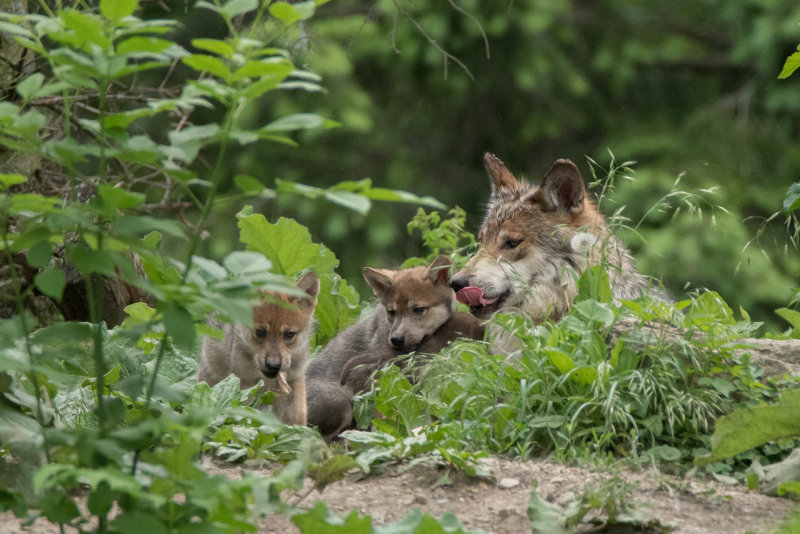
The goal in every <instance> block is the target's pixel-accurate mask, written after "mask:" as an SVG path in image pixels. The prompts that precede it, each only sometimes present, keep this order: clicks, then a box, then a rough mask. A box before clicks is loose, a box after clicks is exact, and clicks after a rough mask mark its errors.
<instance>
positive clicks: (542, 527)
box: [528, 489, 573, 534]
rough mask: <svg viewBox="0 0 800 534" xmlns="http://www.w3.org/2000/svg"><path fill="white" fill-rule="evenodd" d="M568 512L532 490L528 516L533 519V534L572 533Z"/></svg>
mask: <svg viewBox="0 0 800 534" xmlns="http://www.w3.org/2000/svg"><path fill="white" fill-rule="evenodd" d="M567 517H568V516H567V512H566V511H565V510H564V509H562V508H561V507H560V506H559V505H557V504H555V503H550V502H547V501H546V500H544V499H542V498H540V497H539V496H538V495H536V490H535V489H534V490H533V491H532V492H531V497H530V499H529V500H528V518H529V519H530V520H531V532H532V533H533V534H572V532H573V529H571V528H569V527H568V526H567V524H566V523H567Z"/></svg>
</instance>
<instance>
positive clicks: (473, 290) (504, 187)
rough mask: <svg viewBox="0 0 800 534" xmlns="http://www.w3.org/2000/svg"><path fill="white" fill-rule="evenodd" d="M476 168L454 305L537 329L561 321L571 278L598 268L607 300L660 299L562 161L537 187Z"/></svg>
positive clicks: (494, 169) (497, 170) (491, 165)
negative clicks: (473, 223)
mask: <svg viewBox="0 0 800 534" xmlns="http://www.w3.org/2000/svg"><path fill="white" fill-rule="evenodd" d="M483 162H484V165H485V167H486V170H487V172H488V174H489V178H490V179H491V182H492V194H491V196H490V197H489V203H488V207H487V212H486V216H485V218H484V220H483V224H482V225H481V229H480V231H479V233H478V239H479V240H480V249H479V250H478V252H477V253H476V254H475V256H474V257H473V258H471V259H470V261H469V262H468V263H467V265H466V266H465V267H464V269H462V270H461V271H459V272H458V273H456V274H455V275H454V276H453V279H452V280H451V286H452V288H453V290H454V291H456V299H458V301H459V302H462V303H464V304H467V305H468V306H469V307H470V311H471V312H472V314H473V315H475V316H476V317H478V318H482V319H485V318H488V317H489V316H490V315H491V314H492V313H493V312H494V311H496V310H498V309H500V308H503V309H518V310H521V311H523V312H525V313H527V314H528V315H529V316H530V317H531V318H532V319H534V320H535V321H537V322H541V321H543V320H545V319H547V318H550V319H553V320H559V319H561V318H562V317H563V316H564V315H565V314H566V313H567V310H568V309H569V307H570V305H571V304H572V301H573V300H574V298H575V296H576V295H577V293H578V287H577V283H576V282H577V276H578V275H580V273H581V272H582V271H583V270H584V269H586V268H587V267H589V266H591V265H594V264H599V263H602V264H603V265H605V266H606V268H607V270H608V276H609V279H610V282H611V290H612V293H613V295H614V298H617V299H635V298H637V297H640V296H642V295H648V294H649V295H651V296H653V297H655V298H657V299H662V300H668V297H667V296H666V295H665V294H664V293H663V291H661V289H660V288H659V286H658V285H657V284H654V283H653V282H652V281H651V279H650V278H649V277H646V276H643V275H641V274H639V273H638V272H637V271H636V268H635V267H634V264H633V259H632V258H631V257H630V254H629V253H628V250H627V249H626V248H625V246H624V245H623V244H622V243H621V242H620V241H619V240H617V238H615V237H614V236H612V235H611V234H610V233H609V231H608V228H607V226H606V221H605V219H604V218H603V216H602V214H601V213H600V212H599V211H598V210H597V208H596V207H595V205H594V203H593V202H592V200H591V199H589V198H587V197H586V189H585V188H584V185H583V178H582V177H581V173H580V171H579V170H578V167H576V166H575V164H574V163H572V162H571V161H570V160H568V159H559V160H557V161H556V162H555V163H553V165H552V167H550V170H549V171H547V173H546V174H545V175H544V178H543V179H542V182H541V184H539V185H532V184H529V183H527V182H524V181H519V180H517V179H516V178H514V176H513V175H512V174H511V172H509V170H508V169H507V168H506V166H505V165H504V164H503V162H502V161H500V160H499V159H498V158H497V157H496V156H494V155H493V154H488V153H487V154H486V155H484V158H483Z"/></svg>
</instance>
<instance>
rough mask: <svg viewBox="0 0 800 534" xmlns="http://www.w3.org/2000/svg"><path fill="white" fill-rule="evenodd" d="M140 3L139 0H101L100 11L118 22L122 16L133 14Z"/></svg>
mask: <svg viewBox="0 0 800 534" xmlns="http://www.w3.org/2000/svg"><path fill="white" fill-rule="evenodd" d="M138 4H139V2H138V0H100V13H102V14H103V16H104V17H106V18H108V19H111V20H113V21H114V22H117V21H118V20H119V19H121V18H124V17H127V16H129V15H133V12H134V11H136V8H137V7H138Z"/></svg>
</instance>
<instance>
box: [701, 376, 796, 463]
mask: <svg viewBox="0 0 800 534" xmlns="http://www.w3.org/2000/svg"><path fill="white" fill-rule="evenodd" d="M799 413H800V390H786V391H783V392H782V393H781V397H780V400H779V401H778V402H776V403H775V404H763V405H760V406H755V407H753V408H743V409H739V410H736V411H735V412H733V413H732V414H730V415H726V416H723V417H720V418H719V419H718V420H717V423H716V429H715V430H714V434H713V435H712V436H711V456H710V457H706V458H701V459H698V460H696V463H698V464H702V465H704V464H707V463H711V462H715V461H718V460H721V459H723V458H728V457H729V456H733V455H734V454H738V453H740V452H744V451H746V450H749V449H752V448H753V447H758V446H759V445H762V444H764V443H766V442H768V441H776V440H781V439H793V438H798V437H800V417H797V414H799Z"/></svg>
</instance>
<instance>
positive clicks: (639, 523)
mask: <svg viewBox="0 0 800 534" xmlns="http://www.w3.org/2000/svg"><path fill="white" fill-rule="evenodd" d="M634 489H635V488H634V487H632V486H631V485H628V484H625V483H623V482H622V481H621V480H619V479H617V478H611V479H609V480H606V481H604V482H603V483H602V484H601V485H600V486H599V487H597V488H589V489H587V490H586V491H584V492H583V494H581V495H580V498H579V499H575V500H573V501H571V502H570V503H569V504H568V505H567V507H566V508H562V507H561V506H559V505H558V504H553V503H550V502H548V501H546V500H544V499H542V498H541V497H539V496H538V495H536V489H535V488H534V490H533V491H532V492H531V497H530V500H529V501H528V510H527V511H528V518H529V519H530V520H531V531H532V532H533V534H549V533H552V534H570V533H572V532H575V531H576V528H577V527H578V526H579V525H580V524H581V523H582V522H583V521H584V518H585V517H586V515H587V514H588V513H589V512H591V511H592V510H598V511H601V512H602V513H603V514H604V515H605V516H606V518H607V519H606V520H604V521H603V520H598V519H597V518H594V519H593V521H592V523H595V524H598V523H599V526H595V528H601V529H603V530H611V529H614V528H618V529H621V530H622V531H643V532H664V533H667V532H670V531H671V530H672V529H671V528H670V527H668V526H664V525H661V524H660V523H659V522H658V521H657V520H655V519H654V518H652V517H648V516H647V514H646V513H643V512H642V511H641V510H640V509H637V508H635V507H634V508H633V510H629V508H631V506H630V503H628V502H626V501H627V500H628V499H629V496H630V493H632V491H633V490H634Z"/></svg>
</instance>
